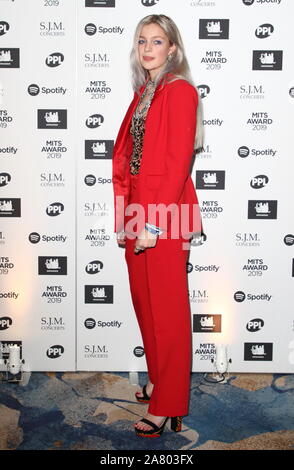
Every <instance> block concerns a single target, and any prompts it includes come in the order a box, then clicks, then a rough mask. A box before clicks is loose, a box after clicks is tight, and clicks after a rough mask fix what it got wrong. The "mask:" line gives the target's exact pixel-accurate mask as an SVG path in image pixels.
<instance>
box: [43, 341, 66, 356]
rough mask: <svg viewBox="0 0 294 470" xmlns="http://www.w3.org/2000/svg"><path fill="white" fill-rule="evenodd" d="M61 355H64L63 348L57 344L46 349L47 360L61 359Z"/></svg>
mask: <svg viewBox="0 0 294 470" xmlns="http://www.w3.org/2000/svg"><path fill="white" fill-rule="evenodd" d="M63 353H64V347H63V346H61V345H59V344H56V345H54V346H50V348H48V349H47V352H46V354H47V357H49V359H57V358H59V357H61V356H62V354H63Z"/></svg>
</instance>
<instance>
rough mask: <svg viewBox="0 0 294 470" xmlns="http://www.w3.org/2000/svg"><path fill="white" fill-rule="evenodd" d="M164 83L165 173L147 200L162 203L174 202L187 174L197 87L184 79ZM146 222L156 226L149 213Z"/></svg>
mask: <svg viewBox="0 0 294 470" xmlns="http://www.w3.org/2000/svg"><path fill="white" fill-rule="evenodd" d="M167 86H168V87H169V89H168V90H167V97H166V104H165V113H164V116H163V117H164V119H165V120H166V123H167V126H166V135H165V136H163V138H165V140H166V144H165V149H166V150H165V156H164V157H165V164H166V175H165V176H164V177H163V178H162V180H161V183H160V187H159V189H158V191H156V194H155V195H154V197H152V201H149V202H152V203H153V204H160V203H163V204H165V206H168V205H169V204H172V203H175V204H178V202H179V199H180V197H181V194H182V192H183V190H184V186H185V182H186V180H187V178H188V176H189V175H190V166H191V162H192V157H193V153H194V142H195V133H196V113H197V106H198V94H197V91H196V89H195V88H194V87H193V86H192V85H190V84H189V83H188V82H187V81H184V80H177V81H175V82H172V83H171V84H170V85H167ZM144 205H145V204H144ZM146 209H147V207H146ZM147 214H148V212H147ZM147 219H148V215H147V218H146V220H147ZM148 222H150V223H153V224H154V225H156V226H160V225H158V224H159V219H158V217H156V216H155V217H149V220H148ZM169 223H170V219H169V218H168V220H167V225H166V226H165V227H163V226H162V224H161V226H160V228H163V229H164V230H166V229H168V227H169Z"/></svg>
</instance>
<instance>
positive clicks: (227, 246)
mask: <svg viewBox="0 0 294 470" xmlns="http://www.w3.org/2000/svg"><path fill="white" fill-rule="evenodd" d="M0 12H1V15H0V100H1V106H0V135H1V139H0V283H1V285H0V302H1V307H0V308H1V310H0V341H1V343H0V345H1V352H2V356H3V357H4V358H5V357H6V356H7V348H8V345H9V344H19V345H21V348H22V357H23V358H24V359H25V361H26V362H25V367H24V369H25V370H39V371H40V370H44V371H50V370H52V371H64V370H68V371H70V370H97V371H98V370H101V371H103V370H105V371H111V370H113V371H115V370H117V371H122V370H125V371H132V370H134V371H144V370H146V361H145V356H144V350H143V348H142V339H141V335H140V331H139V328H138V325H137V322H136V319H135V313H134V310H133V307H132V303H131V297H130V292H129V286H128V278H127V268H126V265H125V260H124V251H123V249H120V248H118V247H117V245H116V242H115V236H114V234H113V225H114V223H113V193H112V183H111V164H112V162H111V158H112V148H113V141H114V139H115V137H116V134H117V131H118V128H119V125H120V123H121V120H122V118H123V116H124V114H125V112H126V109H127V107H128V104H129V102H130V100H131V98H132V95H133V91H132V89H131V85H130V71H129V53H130V50H131V43H132V37H133V33H134V29H135V26H136V24H137V23H138V21H139V20H140V19H141V18H142V17H143V16H146V15H147V14H151V13H164V14H166V15H168V16H171V17H172V18H173V19H174V20H175V21H176V23H177V25H178V26H179V29H180V31H181V33H182V37H183V40H184V44H185V48H186V52H187V56H188V59H189V62H190V66H191V70H192V75H193V78H194V81H195V84H196V85H197V86H198V89H199V92H200V93H201V97H202V100H203V108H204V125H205V135H206V138H205V146H204V151H203V152H202V153H200V154H199V155H197V158H196V159H195V164H194V167H193V173H192V178H193V181H194V183H195V186H196V189H197V195H198V198H199V201H200V206H201V211H202V217H203V224H204V231H205V237H203V239H202V240H197V241H196V243H195V246H193V247H192V248H191V253H190V259H189V264H188V266H187V270H188V276H189V295H190V301H191V314H192V325H193V371H195V372H197V371H211V370H212V364H211V358H212V357H214V354H215V346H216V345H217V344H219V343H222V344H227V345H228V352H229V357H231V359H232V365H231V370H232V371H233V372H292V371H293V370H294V316H293V288H292V284H293V274H294V272H293V271H294V262H293V243H294V235H293V234H294V228H293V211H292V199H293V183H292V179H293V169H294V164H293V154H292V145H291V140H290V136H291V132H293V131H292V127H293V124H292V123H293V102H294V98H293V96H294V93H293V90H294V88H293V87H294V79H293V71H294V67H293V52H292V37H291V28H290V26H291V22H292V18H293V14H294V4H293V2H291V1H289V0H288V1H287V0H255V1H252V0H249V1H248V0H244V1H242V0H210V1H204V0H203V1H202V0H194V1H192V0H86V1H85V0H83V1H82V0H71V1H68V0H26V1H24V0H15V1H10V0H0ZM175 119H176V116H175ZM170 287H171V289H176V288H177V286H173V285H171V286H170ZM175 347H177V346H176V345H175ZM179 354H180V351H179ZM2 367H3V366H2Z"/></svg>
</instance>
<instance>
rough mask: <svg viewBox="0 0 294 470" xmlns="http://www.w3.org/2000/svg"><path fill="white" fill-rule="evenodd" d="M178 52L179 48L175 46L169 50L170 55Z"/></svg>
mask: <svg viewBox="0 0 294 470" xmlns="http://www.w3.org/2000/svg"><path fill="white" fill-rule="evenodd" d="M176 50H177V46H176V45H175V44H172V45H171V46H170V48H169V51H168V53H169V54H174V53H175V52H176Z"/></svg>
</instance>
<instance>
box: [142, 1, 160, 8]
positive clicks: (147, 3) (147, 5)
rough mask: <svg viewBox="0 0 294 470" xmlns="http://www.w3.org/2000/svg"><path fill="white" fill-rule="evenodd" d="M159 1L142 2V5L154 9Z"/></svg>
mask: <svg viewBox="0 0 294 470" xmlns="http://www.w3.org/2000/svg"><path fill="white" fill-rule="evenodd" d="M158 2H159V0H141V3H142V5H143V6H144V7H154V5H157V3H158Z"/></svg>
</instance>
